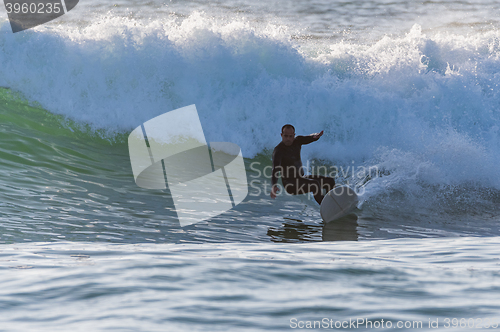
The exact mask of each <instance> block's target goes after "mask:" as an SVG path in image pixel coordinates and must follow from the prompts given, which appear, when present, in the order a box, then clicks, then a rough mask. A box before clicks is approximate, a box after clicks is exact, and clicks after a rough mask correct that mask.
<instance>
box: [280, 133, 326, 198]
mask: <svg viewBox="0 0 500 332" xmlns="http://www.w3.org/2000/svg"><path fill="white" fill-rule="evenodd" d="M318 139H319V137H318V138H316V139H315V138H313V136H312V135H310V136H297V137H295V139H294V140H293V143H292V144H291V145H290V146H286V145H285V143H283V142H280V143H279V144H278V145H277V146H276V147H275V148H274V151H273V172H272V178H271V182H272V185H273V186H274V185H276V184H277V183H278V172H281V179H282V181H283V186H284V187H285V190H286V192H287V193H289V194H291V195H299V194H305V193H308V192H312V193H313V195H314V199H315V200H316V202H318V204H321V201H322V200H323V197H324V196H323V193H322V191H323V189H326V192H328V191H330V190H331V189H333V187H334V186H335V180H334V179H333V178H330V177H327V176H321V175H304V170H303V167H302V161H301V160H300V150H301V148H302V145H304V144H309V143H312V142H314V141H317V140H318Z"/></svg>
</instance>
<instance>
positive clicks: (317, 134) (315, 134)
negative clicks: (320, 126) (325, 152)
mask: <svg viewBox="0 0 500 332" xmlns="http://www.w3.org/2000/svg"><path fill="white" fill-rule="evenodd" d="M311 136H312V137H313V138H314V139H315V140H316V139H319V138H320V137H321V136H323V130H322V131H320V132H319V133H314V134H311Z"/></svg>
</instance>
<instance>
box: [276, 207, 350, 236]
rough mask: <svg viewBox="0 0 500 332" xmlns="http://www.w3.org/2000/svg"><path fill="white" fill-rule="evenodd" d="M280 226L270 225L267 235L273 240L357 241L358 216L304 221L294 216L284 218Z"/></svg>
mask: <svg viewBox="0 0 500 332" xmlns="http://www.w3.org/2000/svg"><path fill="white" fill-rule="evenodd" d="M283 219H284V220H285V221H284V222H283V224H282V225H281V226H280V227H269V229H268V230H267V235H268V236H269V237H271V241H273V242H285V243H292V242H320V241H357V240H358V236H359V234H358V231H357V227H358V216H357V215H356V214H354V213H352V214H349V215H347V216H345V217H343V218H340V219H338V220H335V221H332V222H328V223H324V222H323V221H319V222H313V221H303V220H300V219H294V218H287V217H284V218H283Z"/></svg>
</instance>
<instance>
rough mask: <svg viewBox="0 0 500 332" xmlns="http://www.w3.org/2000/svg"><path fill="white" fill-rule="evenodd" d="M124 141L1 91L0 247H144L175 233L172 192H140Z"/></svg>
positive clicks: (7, 91) (117, 136)
mask: <svg viewBox="0 0 500 332" xmlns="http://www.w3.org/2000/svg"><path fill="white" fill-rule="evenodd" d="M125 137H126V135H125V134H118V135H115V136H113V137H111V138H110V137H104V136H103V135H102V134H100V133H96V132H93V131H92V130H90V129H89V128H85V127H84V126H79V125H77V124H75V123H73V122H71V121H69V120H66V119H64V118H63V117H61V116H58V115H54V114H51V113H50V112H47V111H46V110H43V109H41V108H39V107H36V106H30V104H29V103H28V102H27V101H25V100H23V99H22V98H20V97H19V96H16V95H15V94H13V93H12V92H10V91H9V90H6V89H0V140H1V142H2V144H1V145H0V207H1V210H0V234H1V235H0V243H12V242H19V241H26V240H29V241H53V240H60V239H65V240H96V239H103V240H110V241H114V240H121V239H125V238H127V237H128V238H129V239H128V240H129V241H143V236H145V235H144V234H148V233H149V234H151V233H153V234H156V233H158V232H159V229H161V228H162V227H167V226H170V227H172V225H169V224H170V223H169V221H172V223H173V222H174V221H175V213H174V212H173V211H172V210H171V208H169V207H168V197H166V196H168V193H167V194H166V193H165V192H161V191H154V190H153V191H152V190H147V191H146V190H143V189H141V188H138V187H137V186H136V184H135V182H134V179H133V176H132V172H131V168H130V160H129V155H128V147H127V145H126V140H125ZM165 222H166V223H165ZM137 224H139V226H138V225H137ZM127 229H129V230H131V229H135V230H139V232H133V231H130V232H126V231H124V230H127ZM113 230H118V231H113ZM137 234H139V235H137ZM134 239H135V240H134Z"/></svg>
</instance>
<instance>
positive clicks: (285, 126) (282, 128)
mask: <svg viewBox="0 0 500 332" xmlns="http://www.w3.org/2000/svg"><path fill="white" fill-rule="evenodd" d="M285 128H292V129H293V131H294V132H295V127H294V126H292V125H291V124H289V123H287V124H286V125H284V126H283V127H281V133H282V134H283V130H285Z"/></svg>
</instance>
